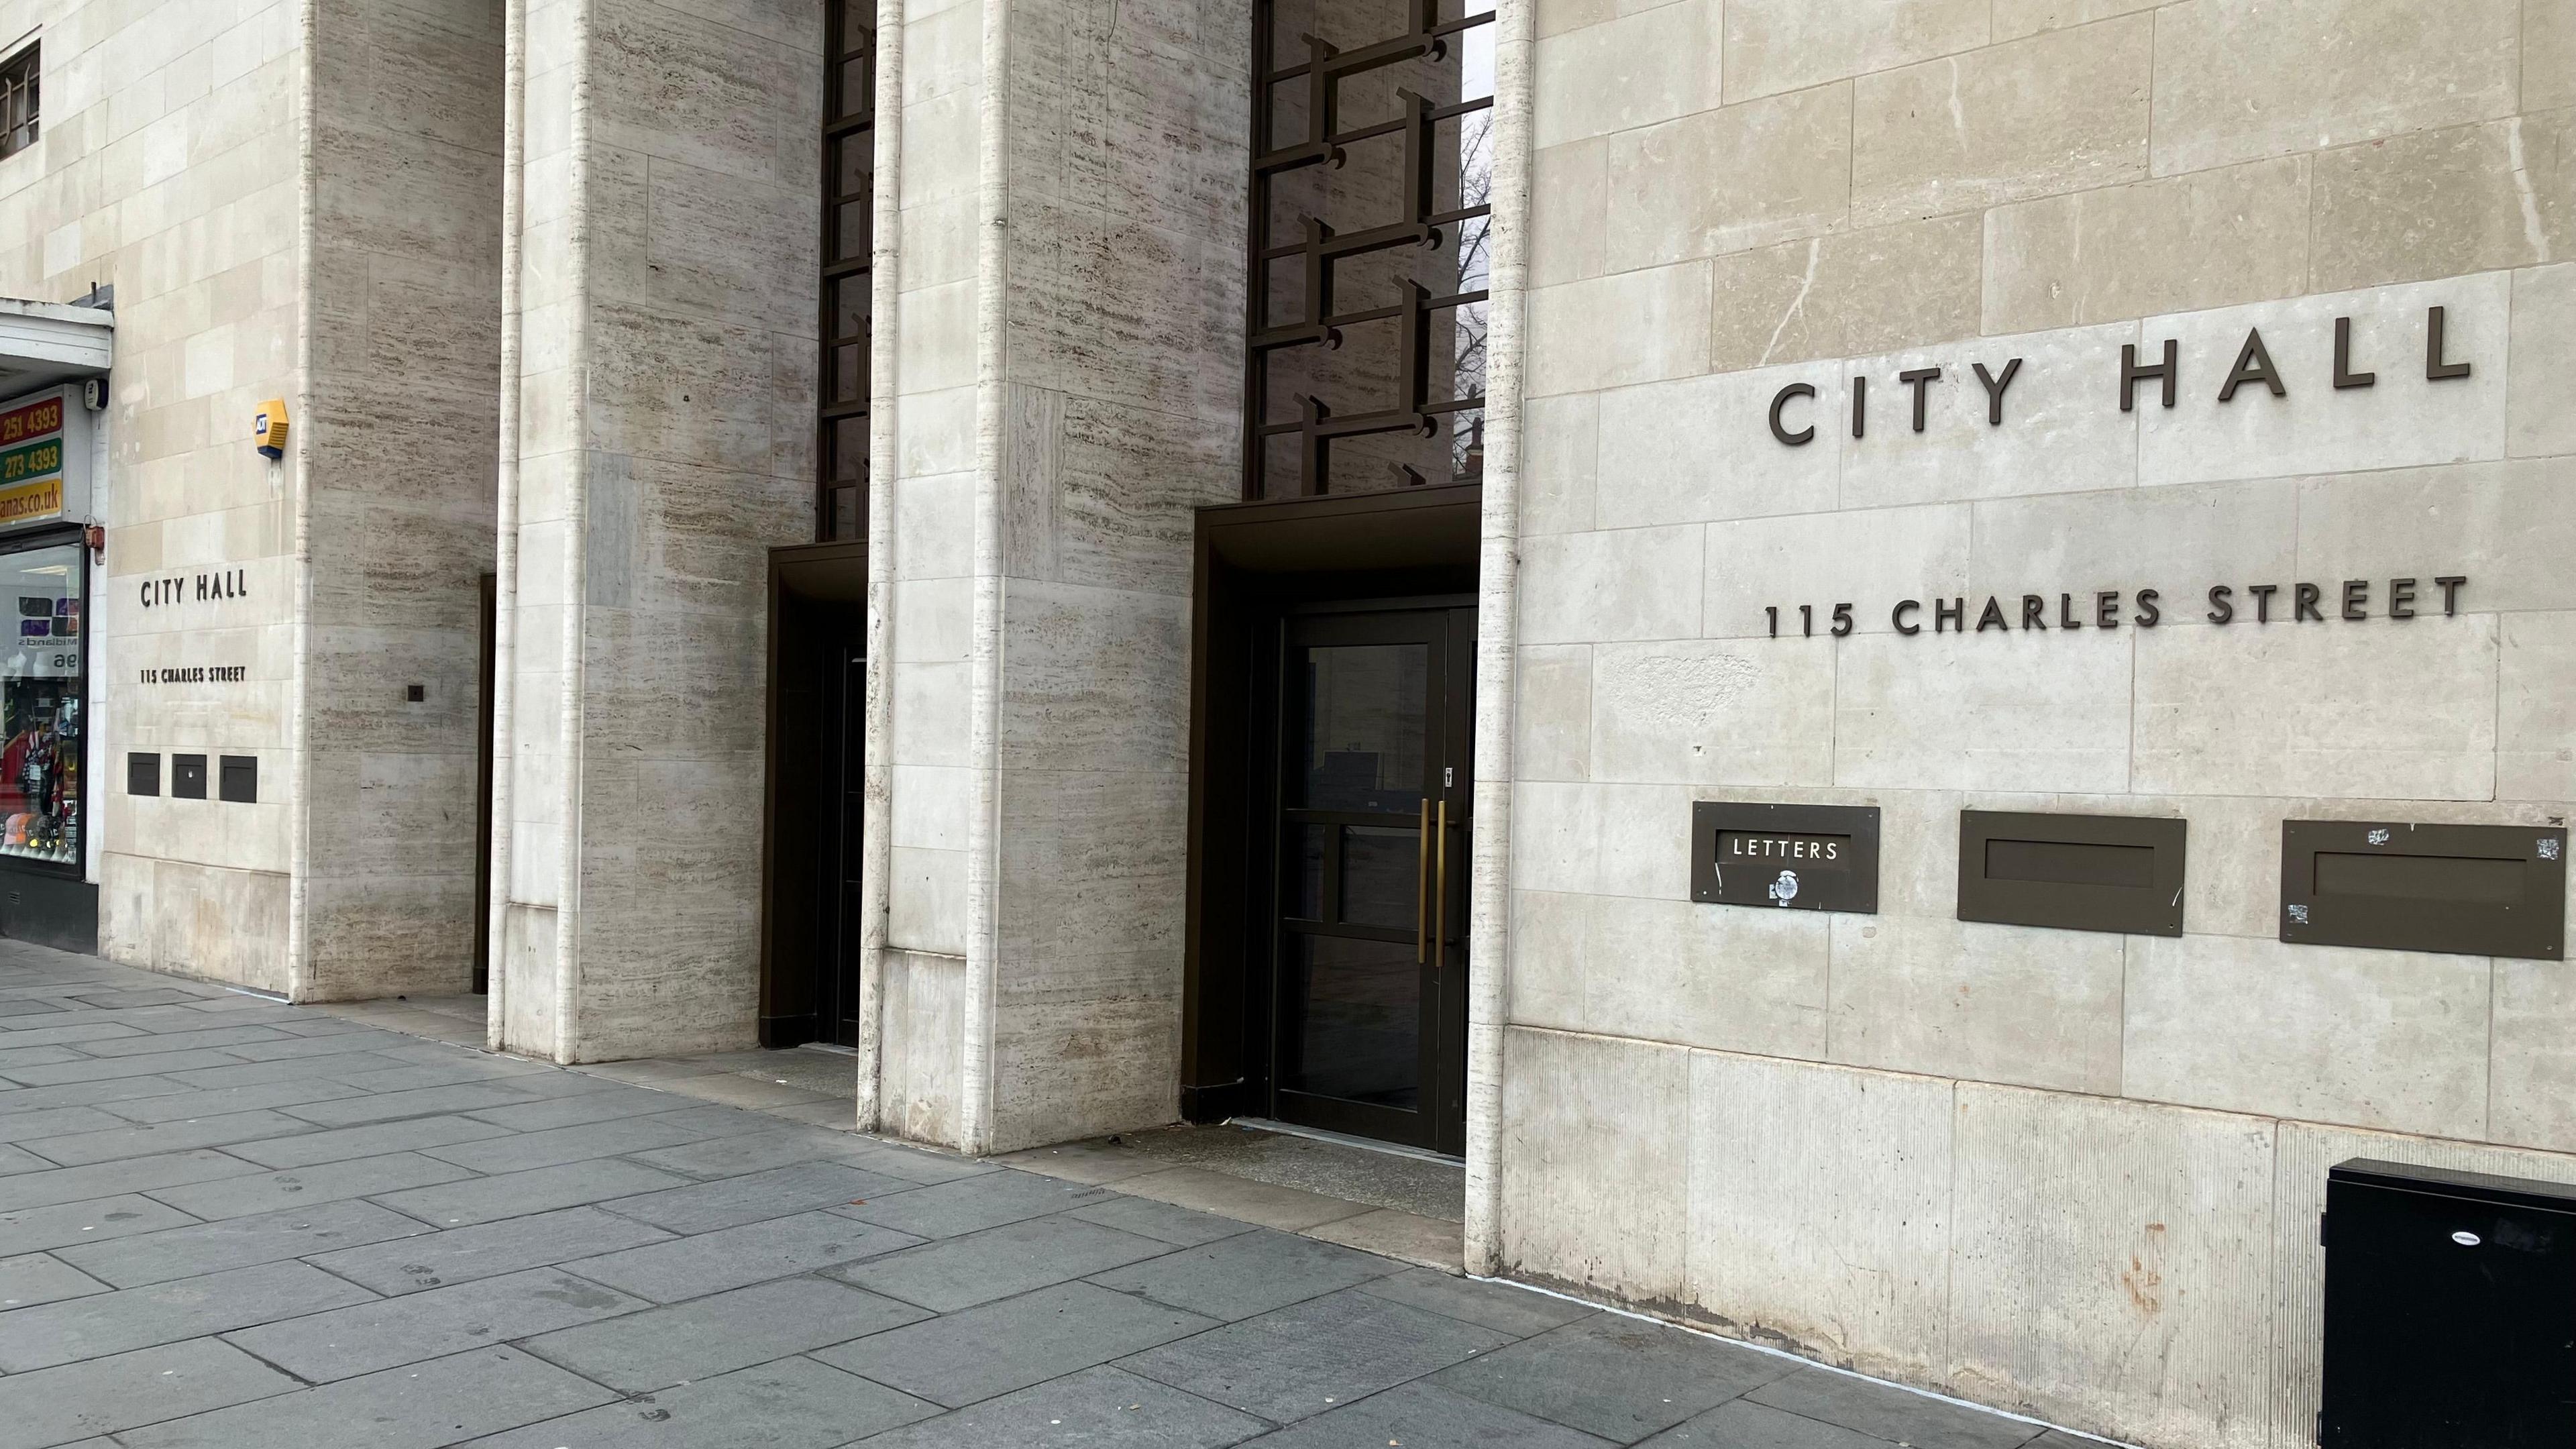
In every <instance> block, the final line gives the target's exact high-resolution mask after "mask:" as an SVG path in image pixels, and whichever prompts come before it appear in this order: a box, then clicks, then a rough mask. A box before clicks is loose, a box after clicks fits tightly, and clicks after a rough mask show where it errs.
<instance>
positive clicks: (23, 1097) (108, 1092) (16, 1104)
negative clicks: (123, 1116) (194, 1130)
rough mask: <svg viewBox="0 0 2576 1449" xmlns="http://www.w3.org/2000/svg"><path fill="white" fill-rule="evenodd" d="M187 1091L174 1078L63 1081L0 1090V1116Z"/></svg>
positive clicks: (184, 1085)
mask: <svg viewBox="0 0 2576 1449" xmlns="http://www.w3.org/2000/svg"><path fill="white" fill-rule="evenodd" d="M188 1090H189V1088H188V1085H187V1083H185V1082H182V1081H179V1080H178V1079H176V1078H174V1077H156V1076H141V1077H118V1078H117V1079H115V1080H114V1081H107V1082H66V1083H64V1084H63V1085H61V1086H58V1087H16V1088H12V1089H10V1090H7V1091H0V1113H7V1114H9V1115H12V1116H15V1115H16V1114H18V1113H21V1112H35V1111H42V1110H45V1109H47V1108H52V1107H100V1108H104V1107H105V1106H107V1104H109V1103H111V1102H129V1101H137V1100H140V1099H142V1098H145V1097H168V1096H173V1095H177V1094H182V1093H185V1092H187V1091H188ZM181 1115H183V1116H184V1115H186V1114H184V1113H183V1114H181Z"/></svg>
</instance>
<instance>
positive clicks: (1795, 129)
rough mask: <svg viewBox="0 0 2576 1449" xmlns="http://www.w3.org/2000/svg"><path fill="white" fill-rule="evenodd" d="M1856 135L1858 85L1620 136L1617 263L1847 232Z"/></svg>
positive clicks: (1612, 264)
mask: <svg viewBox="0 0 2576 1449" xmlns="http://www.w3.org/2000/svg"><path fill="white" fill-rule="evenodd" d="M1662 13H1664V12H1663V11H1648V12H1646V14H1647V15H1658V14H1662ZM1609 28H1611V29H1615V28H1616V27H1609ZM1851 137H1852V92H1851V87H1849V86H1845V85H1830V86H1818V87H1816V88H1814V89H1812V90H1805V91H1796V92H1792V93H1790V94H1788V95H1783V96H1774V97H1769V98H1766V99H1762V100H1756V101H1746V102H1743V103H1741V104H1738V105H1730V106H1721V107H1719V108H1718V109H1716V110H1713V111H1701V112H1698V113H1697V114H1694V115H1688V116H1684V117H1682V118H1680V119H1678V120H1673V121H1667V122H1665V123H1663V124H1662V125H1657V126H1649V127H1646V128H1643V129H1641V130H1634V131H1624V132H1621V133H1620V134H1618V135H1615V136H1612V137H1611V138H1610V139H1609V142H1608V146H1609V158H1608V180H1607V189H1608V198H1609V241H1608V245H1607V249H1606V252H1605V259H1606V264H1607V267H1608V269H1609V270H1611V271H1614V272H1625V271H1634V270H1636V269H1637V268H1640V267H1654V266H1662V265H1664V264H1666V263H1668V262H1678V261H1685V260H1688V259H1689V258H1692V257H1705V256H1715V255H1718V254H1720V253H1724V252H1737V251H1743V250H1745V249H1746V248H1748V247H1758V246H1768V245H1770V244H1772V243H1774V242H1781V241H1787V240H1790V239H1793V238H1804V237H1807V236H1812V235H1815V234H1817V233H1820V232H1827V231H1839V230H1841V229H1842V226H1843V221H1844V216H1845V214H1846V212H1847V210H1848V208H1849V205H1850V199H1851V184H1852V183H1851V177H1852V168H1851V157H1850V148H1851Z"/></svg>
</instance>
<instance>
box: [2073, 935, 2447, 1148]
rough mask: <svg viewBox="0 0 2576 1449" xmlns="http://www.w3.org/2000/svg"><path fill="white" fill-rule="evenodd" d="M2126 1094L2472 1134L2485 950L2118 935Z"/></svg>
mask: <svg viewBox="0 0 2576 1449" xmlns="http://www.w3.org/2000/svg"><path fill="white" fill-rule="evenodd" d="M2129 957H2130V963H2129V993H2128V1032H2127V1050H2126V1065H2125V1068H2124V1071H2123V1080H2122V1083H2121V1088H2122V1090H2123V1091H2124V1092H2125V1093H2126V1094H2127V1095H2128V1096H2132V1097H2144V1098H2151V1099H2155V1100H2159V1101H2166V1102H2177V1103H2182V1104H2185V1105H2189V1106H2198V1107H2217V1108H2223V1109H2226V1110H2230V1111H2238V1112H2254V1113H2260V1114H2263V1115H2267V1116H2282V1117H2303V1118H2307V1119H2309V1120H2311V1121H2322V1122H2342V1123H2347V1124H2350V1125H2353V1126H2358V1127H2378V1128H2385V1129H2388V1130H2392V1131H2401V1132H2424V1133H2430V1134H2434V1135H2437V1136H2445V1137H2476V1136H2480V1135H2482V1134H2483V1132H2484V1130H2485V1127H2486V1117H2487V1079H2486V1066H2487V1060H2486V1053H2487V1029H2488V1017H2487V1006H2488V994H2489V989H2490V968H2489V963H2488V960H2487V958H2486V957H2483V956H2441V955H2433V954H2430V953H2426V952H2413V951H2363V950H2353V949H2347V948H2344V947H2336V946H2303V947H2299V948H2297V949H2283V948H2280V947H2278V946H2276V945H2273V944H2271V943H2267V942H2264V941H2260V940H2251V939H2247V938H2244V937H2237V936H2183V937H2178V938H2171V937H2160V936H2133V937H2131V938H2129Z"/></svg>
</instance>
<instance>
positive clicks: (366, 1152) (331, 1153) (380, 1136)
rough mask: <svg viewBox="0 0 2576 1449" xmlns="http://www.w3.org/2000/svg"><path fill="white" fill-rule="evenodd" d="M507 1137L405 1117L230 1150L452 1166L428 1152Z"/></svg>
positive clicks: (265, 1156) (446, 1120) (468, 1124)
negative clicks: (421, 1157)
mask: <svg viewBox="0 0 2576 1449" xmlns="http://www.w3.org/2000/svg"><path fill="white" fill-rule="evenodd" d="M509 1135H510V1129H508V1128H507V1127H495V1126H493V1125H492V1124H491V1123H489V1122H477V1121H475V1120H474V1119H473V1118H471V1117H454V1116H447V1117H405V1118H403V1119H402V1120H400V1121H396V1122H374V1123H370V1124H368V1125H367V1126H364V1127H332V1128H325V1129H321V1130H316V1129H315V1128H314V1127H313V1125H312V1124H311V1123H304V1124H303V1125H302V1131H301V1135H298V1136H293V1137H281V1138H272V1139H267V1140H252V1141H244V1142H238V1143H233V1144H230V1145H229V1146H230V1151H231V1152H232V1155H233V1156H235V1157H246V1158H248V1159H250V1160H251V1161H253V1162H256V1163H258V1164H259V1165H260V1166H262V1167H281V1168H283V1167H311V1166H313V1165H315V1164H317V1163H323V1162H347V1161H348V1160H350V1159H351V1158H355V1157H382V1156H384V1155H385V1154H386V1153H388V1152H429V1155H431V1156H434V1157H439V1158H440V1160H441V1161H449V1162H452V1161H454V1160H455V1159H453V1158H450V1157H445V1156H443V1155H442V1154H439V1153H437V1152H434V1151H430V1149H434V1148H440V1147H451V1146H454V1145H455V1144H457V1143H460V1142H479V1141H481V1140H482V1139H484V1138H486V1137H507V1136H509ZM38 1150H40V1151H41V1150H42V1149H38ZM460 1165H462V1164H460Z"/></svg>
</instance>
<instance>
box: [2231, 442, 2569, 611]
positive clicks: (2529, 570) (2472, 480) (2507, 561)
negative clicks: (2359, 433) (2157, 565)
mask: <svg viewBox="0 0 2576 1449" xmlns="http://www.w3.org/2000/svg"><path fill="white" fill-rule="evenodd" d="M2297 488H2298V495H2299V559H2298V574H2297V576H2298V577H2301V578H2312V579H2316V580H2319V581H2320V582H2321V583H2322V582H2323V581H2325V580H2329V579H2332V580H2342V579H2353V578H2358V579H2368V580H2370V583H2371V589H2370V613H2371V615H2372V616H2373V617H2375V618H2381V617H2385V616H2386V615H2387V613H2388V583H2387V581H2388V580H2390V579H2397V578H2414V579H2417V580H2418V583H2417V590H2418V596H2417V599H2416V602H2415V607H2416V608H2417V609H2419V610H2423V604H2424V598H2425V595H2424V594H2423V593H2422V590H2423V589H2424V588H2426V587H2428V585H2427V584H2426V583H2425V582H2423V581H2424V580H2426V579H2429V578H2431V577H2433V576H2435V575H2441V574H2450V575H2464V576H2466V577H2467V579H2468V583H2467V584H2466V585H2465V586H2463V587H2462V589H2461V591H2460V607H2461V609H2463V610H2464V611H2470V612H2476V613H2485V612H2488V611H2490V610H2502V611H2511V610H2519V609H2548V608H2554V607H2557V606H2559V605H2562V604H2564V603H2566V602H2567V593H2566V590H2565V589H2564V588H2563V587H2562V586H2561V581H2560V579H2559V578H2558V577H2557V574H2558V563H2557V561H2558V560H2561V559H2565V558H2568V557H2570V553H2569V551H2570V550H2571V549H2576V513H2571V511H2570V510H2569V509H2567V508H2565V507H2563V506H2561V503H2560V500H2563V499H2565V498H2566V497H2567V496H2568V490H2569V489H2570V488H2576V457H2556V458H2533V459H2520V460H2516V461H2513V462H2507V463H2466V464H2460V465H2457V466H2453V467H2447V468H2403V469H2395V470H2392V471H2389V472H2384V473H2344V474H2337V475H2335V476H2332V477H2327V478H2302V479H2300V480H2298V483H2297ZM2249 577H2250V576H2249ZM2267 577H2273V578H2288V577H2290V575H2289V574H2287V573H2280V574H2274V575H2269V576H2267ZM2430 597H2431V598H2432V599H2433V601H2434V607H2433V608H2431V609H2429V610H2423V611H2424V612H2426V613H2439V612H2441V607H2440V601H2441V594H2440V592H2439V591H2438V590H2436V591H2434V592H2433V593H2432V594H2431V595H2430Z"/></svg>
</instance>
